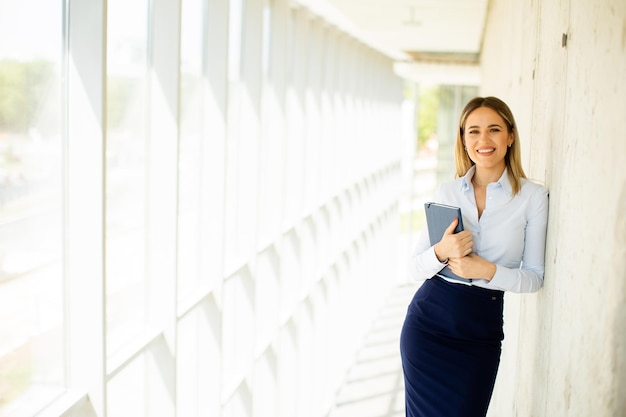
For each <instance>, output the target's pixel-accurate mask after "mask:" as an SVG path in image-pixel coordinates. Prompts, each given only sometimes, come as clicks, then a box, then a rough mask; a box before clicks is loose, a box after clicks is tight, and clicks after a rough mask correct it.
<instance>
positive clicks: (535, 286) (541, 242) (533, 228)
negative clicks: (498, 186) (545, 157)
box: [487, 187, 548, 293]
mask: <svg viewBox="0 0 626 417" xmlns="http://www.w3.org/2000/svg"><path fill="white" fill-rule="evenodd" d="M527 216H528V217H527V218H528V220H527V223H526V233H525V240H524V254H523V256H522V262H521V265H520V267H519V268H506V267H504V266H502V265H497V264H496V273H495V275H494V276H493V278H492V279H491V281H490V282H489V284H488V285H487V287H488V288H493V289H500V290H504V291H511V292H516V293H527V292H536V291H538V290H539V289H540V288H541V287H542V285H543V275H544V270H545V250H546V229H547V224H548V190H547V189H545V188H544V187H540V188H538V190H537V191H535V192H534V193H533V194H532V195H531V200H530V203H529V205H528V213H527Z"/></svg>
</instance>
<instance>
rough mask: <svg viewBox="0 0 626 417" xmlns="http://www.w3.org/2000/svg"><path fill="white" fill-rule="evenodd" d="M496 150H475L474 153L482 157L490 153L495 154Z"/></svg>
mask: <svg viewBox="0 0 626 417" xmlns="http://www.w3.org/2000/svg"><path fill="white" fill-rule="evenodd" d="M495 151H496V148H483V149H476V153H478V154H481V155H484V154H489V153H492V152H495Z"/></svg>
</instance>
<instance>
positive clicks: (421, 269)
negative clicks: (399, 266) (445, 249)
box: [409, 227, 446, 281]
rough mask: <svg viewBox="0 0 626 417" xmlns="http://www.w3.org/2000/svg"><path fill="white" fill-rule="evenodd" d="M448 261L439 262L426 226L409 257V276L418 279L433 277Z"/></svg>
mask: <svg viewBox="0 0 626 417" xmlns="http://www.w3.org/2000/svg"><path fill="white" fill-rule="evenodd" d="M445 266H446V263H442V262H439V259H437V255H435V248H434V246H431V245H430V240H429V239H428V229H427V228H426V227H424V229H422V231H421V232H420V233H419V235H418V238H417V244H416V245H415V249H414V250H413V253H412V254H411V256H410V257H409V276H410V277H411V278H412V279H414V280H416V281H423V280H425V279H428V278H431V277H433V276H434V275H435V274H436V273H437V272H439V271H441V270H442V269H443V268H444V267H445Z"/></svg>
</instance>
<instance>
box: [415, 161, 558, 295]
mask: <svg viewBox="0 0 626 417" xmlns="http://www.w3.org/2000/svg"><path fill="white" fill-rule="evenodd" d="M474 172H475V167H472V168H470V169H469V170H468V171H467V174H465V176H463V177H461V178H457V179H456V180H454V181H450V182H447V183H445V184H443V185H441V186H440V187H439V188H438V189H437V191H436V192H435V196H434V200H433V201H435V202H438V203H443V204H448V205H451V206H457V207H460V208H461V215H462V216H463V226H464V228H465V230H469V231H470V232H471V233H472V238H473V241H474V246H473V248H472V251H473V252H474V253H476V254H477V255H479V256H480V257H482V258H484V259H486V260H488V261H490V262H493V263H494V264H496V273H495V275H494V277H493V278H492V279H491V281H487V280H485V279H474V280H472V282H471V283H464V282H461V281H457V280H451V279H447V278H445V277H442V278H443V279H446V280H447V281H450V282H453V283H455V284H459V285H474V286H478V287H483V288H488V289H492V290H501V291H511V292H517V293H523V292H535V291H537V290H539V288H541V286H542V285H543V274H544V259H545V245H546V227H547V221H548V190H547V189H546V188H545V187H543V186H541V185H539V184H536V183H533V182H531V181H528V180H526V179H522V180H521V182H522V183H521V184H522V189H521V191H520V193H519V194H516V195H515V196H511V183H510V182H509V178H508V175H507V170H506V169H505V170H504V173H503V174H502V176H501V177H500V179H499V180H498V181H497V182H494V183H491V184H489V185H488V186H487V197H486V201H485V202H486V204H485V210H484V211H483V214H482V216H481V217H480V220H479V219H478V209H477V207H476V199H475V198H474V186H473V184H472V177H473V176H474ZM445 266H446V264H445V263H441V262H439V260H438V259H437V256H436V255H435V251H434V249H433V246H431V245H430V241H429V238H428V230H427V228H426V227H424V229H423V230H422V231H421V232H420V234H419V237H418V242H417V245H416V248H415V250H414V251H413V254H412V256H411V260H410V275H411V276H412V277H413V278H414V279H416V280H424V279H428V278H431V277H433V276H434V275H436V274H437V273H438V272H439V271H441V269H442V268H444V267H445Z"/></svg>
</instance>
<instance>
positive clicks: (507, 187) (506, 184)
mask: <svg viewBox="0 0 626 417" xmlns="http://www.w3.org/2000/svg"><path fill="white" fill-rule="evenodd" d="M475 173H476V165H472V167H471V168H470V169H468V170H467V172H466V173H465V175H464V176H463V177H462V178H461V189H462V190H463V191H466V190H469V188H470V184H471V183H472V178H473V177H474V174H475ZM495 184H497V185H499V186H500V187H502V189H503V190H504V191H506V192H508V193H509V194H510V193H511V192H512V191H513V187H511V182H510V181H509V175H508V171H507V168H504V172H503V173H502V175H501V176H500V179H499V180H498V181H496V183H495Z"/></svg>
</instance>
